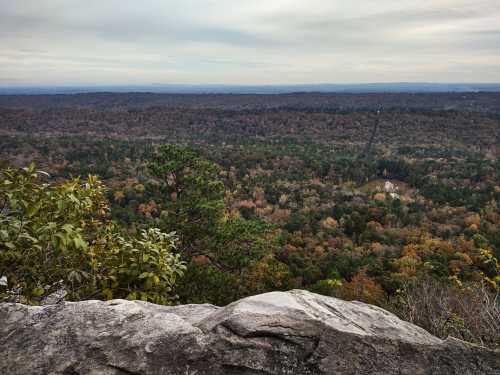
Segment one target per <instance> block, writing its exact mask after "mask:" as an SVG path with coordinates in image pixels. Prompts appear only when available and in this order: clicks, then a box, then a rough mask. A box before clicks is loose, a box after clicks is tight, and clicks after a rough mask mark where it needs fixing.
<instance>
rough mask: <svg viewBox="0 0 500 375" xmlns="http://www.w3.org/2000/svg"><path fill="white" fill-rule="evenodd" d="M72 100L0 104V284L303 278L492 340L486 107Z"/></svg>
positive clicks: (490, 127) (176, 296) (494, 267)
mask: <svg viewBox="0 0 500 375" xmlns="http://www.w3.org/2000/svg"><path fill="white" fill-rule="evenodd" d="M304 95H305V94H304ZM484 95H485V97H488V96H487V95H486V94H484ZM492 95H493V94H492ZM429 96H431V98H425V100H423V101H424V102H425V101H429V102H431V99H432V95H431V94H429ZM87 99H88V98H86V99H85V100H87ZM281 99H282V98H281V97H278V98H277V99H276V100H277V101H278V103H280V102H279V100H281ZM30 100H31V99H30ZM47 100H48V99H47ZM50 100H52V101H54V100H55V98H50ZM61 100H62V99H61ZM72 100H73V101H76V102H78V98H74V97H71V96H70V97H68V98H65V99H64V100H63V104H62V105H60V106H57V105H56V104H54V105H51V106H46V107H43V108H38V107H37V108H33V106H32V101H28V104H26V108H21V107H20V106H19V105H18V104H17V102H16V105H11V106H7V105H5V106H4V107H3V109H0V169H1V170H2V172H1V174H0V207H3V209H2V211H1V215H2V216H0V225H2V227H3V228H0V229H1V230H0V235H1V236H0V277H1V276H3V275H6V276H7V280H9V283H10V284H8V285H4V286H1V285H0V298H4V299H8V298H12V290H13V289H15V288H18V290H19V291H20V294H22V295H23V296H24V298H25V301H27V302H29V303H34V304H37V303H40V300H41V299H42V298H43V297H44V296H45V295H47V294H49V293H50V292H53V290H54V288H55V287H56V286H57V285H56V284H57V282H58V281H59V280H63V283H65V284H66V288H67V290H68V292H69V298H70V299H75V300H76V299H90V298H100V299H111V298H129V299H143V300H147V301H151V302H155V303H164V304H172V303H212V304H216V305H225V304H228V303H230V302H232V301H235V300H236V299H239V298H241V297H244V296H248V295H253V294H257V293H262V292H266V291H271V290H290V289H306V290H310V291H313V292H316V293H319V294H324V295H330V296H335V297H339V298H342V299H346V300H358V301H363V302H367V303H371V304H375V305H378V306H382V307H384V308H386V309H388V310H390V311H392V312H394V313H396V314H397V315H398V316H400V317H402V318H404V319H406V320H408V321H411V322H414V323H416V324H418V325H420V326H422V327H423V328H425V329H427V330H429V331H430V332H432V333H433V334H435V335H437V336H439V337H446V336H448V335H452V336H455V337H457V338H460V339H463V340H467V341H471V342H476V343H480V344H483V345H487V346H490V347H493V348H499V347H500V297H499V290H500V263H499V259H500V206H499V205H500V115H498V111H497V110H493V111H484V110H482V109H477V108H476V109H475V110H470V108H465V109H463V108H459V107H457V108H452V109H450V108H446V106H443V107H442V108H437V109H436V108H429V107H427V106H424V105H422V106H420V108H418V106H414V105H412V106H406V105H404V106H400V107H398V108H384V107H383V106H380V105H375V103H376V100H375V99H374V98H371V99H370V100H372V101H373V103H374V104H373V105H372V107H366V106H364V104H363V105H358V106H356V105H355V106H354V107H353V108H349V109H342V108H337V107H334V106H330V107H329V106H328V105H325V106H321V107H317V106H310V107H307V108H305V107H298V106H294V105H287V106H280V105H278V104H276V105H273V102H272V100H271V103H270V104H269V105H268V106H267V108H266V107H262V106H255V105H248V106H245V105H244V103H243V104H241V105H239V107H238V108H221V107H218V106H217V105H210V103H209V104H206V103H205V105H204V106H202V107H199V108H197V107H195V106H180V105H173V104H170V105H152V106H144V107H140V108H138V107H135V108H132V107H127V106H126V104H123V103H122V104H121V105H120V106H119V107H114V106H110V107H104V108H103V107H100V106H99V105H98V104H91V105H89V104H88V102H85V104H84V105H82V106H80V107H78V106H77V105H72V106H68V105H67V104H66V102H71V101H72ZM164 100H167V99H164ZM178 100H179V101H182V100H187V99H178ZM192 100H193V101H194V99H192ZM241 100H242V99H241ZM252 100H253V99H252ZM408 100H410V99H408ZM489 100H490V103H494V102H495V100H497V98H496V96H493V97H492V98H489ZM65 101H66V102H65ZM5 102H6V101H4V103H5ZM7 102H8V101H7ZM174 102H175V101H174ZM486 102H487V101H486ZM12 103H14V99H12ZM493 107H494V106H493ZM497 109H498V108H497ZM22 168H24V169H22ZM58 201H60V202H62V203H60V204H58V203H57V202H58ZM19 202H24V203H19ZM40 202H45V203H43V205H42V204H41V203H40ZM16 205H20V207H21V208H16V207H17V206H16ZM39 206H40V207H39ZM44 210H45V212H52V213H53V218H52V219H50V220H49V219H47V218H46V217H44V215H42V211H44ZM19 212H22V215H21V216H20V214H19ZM45 216H46V215H45ZM20 217H21V219H20ZM27 218H30V220H27ZM35 218H37V219H36V220H35ZM68 225H69V226H68ZM57 228H60V229H57ZM25 229H26V234H25V236H24V237H23V236H20V235H19V233H24V232H23V231H24V230H25ZM28 229H29V230H28ZM56 232H57V233H62V235H61V236H60V237H58V238H59V239H58V240H56V241H53V237H51V234H50V233H52V236H53V233H56ZM13 236H14V237H15V241H14V240H13V238H14V237H13ZM37 236H38V237H37ZM43 236H45V237H43ZM16 241H17V242H16ZM44 241H45V242H44ZM27 243H28V244H31V245H26V244H27ZM35 245H36V246H35ZM28 248H32V249H35V250H30V251H33V253H32V254H31V253H30V254H31V256H32V257H31V260H30V261H28V260H26V257H27V255H26V253H25V251H27V250H26V249H28ZM70 248H71V249H70ZM37 249H38V250H37ZM47 249H53V251H56V250H57V251H59V254H63V255H60V256H57V257H54V258H53V259H49V260H47V259H48V258H47V254H46V252H47V251H48V250H47ZM68 249H69V250H68ZM71 254H73V255H71ZM138 254H140V257H139V258H140V259H139V258H137V257H138V256H139V255H138ZM37 257H41V258H43V259H45V261H46V262H47V263H46V265H47V267H49V268H50V267H53V268H51V269H52V270H53V272H52V274H51V275H49V276H50V277H48V276H47V275H45V274H44V272H45V271H44V270H42V269H41V266H40V265H38V264H37V259H38V258H37ZM61 257H62V258H63V259H65V261H64V262H63V261H61ZM41 258H40V259H41ZM136 258H137V259H138V260H137V259H136ZM20 265H22V267H21V266H20ZM23 267H25V268H23ZM22 268H23V269H22ZM13 269H15V272H14V271H12V270H13ZM27 274H29V275H30V276H29V277H28V276H26V275H27ZM33 275H35V276H36V275H39V278H38V279H37V278H36V277H35V276H33ZM28 279H29V280H28ZM14 280H15V281H16V282H14ZM40 280H41V281H40ZM14 284H15V285H14ZM2 288H3V289H2ZM7 289H8V290H7Z"/></svg>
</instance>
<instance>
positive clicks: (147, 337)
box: [0, 290, 500, 375]
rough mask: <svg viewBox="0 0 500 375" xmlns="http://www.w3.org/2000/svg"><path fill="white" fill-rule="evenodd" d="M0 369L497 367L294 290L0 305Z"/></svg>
mask: <svg viewBox="0 0 500 375" xmlns="http://www.w3.org/2000/svg"><path fill="white" fill-rule="evenodd" d="M0 374H9V375H15V374H30V375H35V374H68V375H69V374H109V375H111V374H113V375H117V374H165V375H167V374H172V375H174V374H179V375H208V374H235V375H257V374H301V375H302V374H304V375H307V374H380V375H382V374H384V375H390V374H399V375H403V374H408V375H410V374H411V375H415V374H429V375H430V374H433V375H438V374H447V375H448V374H460V375H467V374H471V375H478V374H492V375H493V374H495V375H498V374H500V353H498V352H494V351H491V350H488V349H486V348H482V347H479V346H475V345H471V344H468V343H465V342H462V341H459V340H455V339H447V340H440V339H438V338H436V337H434V336H432V335H431V334H429V333H428V332H426V331H425V330H423V329H421V328H419V327H416V326H414V325H412V324H410V323H407V322H404V321H402V320H400V319H398V318H397V317H396V316H394V315H393V314H390V313H388V312H387V311H385V310H383V309H381V308H378V307H375V306H371V305H367V304H364V303H360V302H346V301H342V300H339V299H336V298H331V297H324V296H320V295H317V294H313V293H309V292H305V291H300V290H294V291H290V292H286V293H284V292H273V293H266V294H262V295H258V296H254V297H249V298H245V299H242V300H240V301H237V302H235V303H232V304H230V305H228V306H226V307H221V308H219V307H215V306H212V305H184V306H174V307H169V306H158V305H154V304H150V303H146V302H139V301H133V302H132V301H125V300H114V301H108V302H102V301H84V302H61V303H59V304H55V305H48V306H42V307H33V306H25V305H21V304H13V303H5V304H0Z"/></svg>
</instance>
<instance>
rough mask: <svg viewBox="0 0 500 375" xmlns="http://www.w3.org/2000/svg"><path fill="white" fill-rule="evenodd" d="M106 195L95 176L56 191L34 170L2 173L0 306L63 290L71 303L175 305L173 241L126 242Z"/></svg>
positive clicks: (145, 238)
mask: <svg viewBox="0 0 500 375" xmlns="http://www.w3.org/2000/svg"><path fill="white" fill-rule="evenodd" d="M104 194H105V189H104V186H103V185H102V183H101V182H100V181H99V180H98V179H97V178H96V177H92V176H90V177H88V179H87V180H85V181H81V180H80V179H79V178H74V179H69V180H66V181H63V182H61V183H57V184H54V183H49V182H48V175H47V174H46V173H44V172H40V171H36V170H35V167H34V166H33V165H32V166H30V167H28V168H23V169H11V168H8V169H5V170H3V171H2V172H0V276H1V277H6V279H7V285H6V286H4V287H3V289H4V290H3V291H2V289H0V298H1V299H15V300H20V301H21V302H25V303H35V304H36V303H39V302H40V301H41V300H42V299H43V298H44V297H46V296H48V295H50V294H51V293H53V292H55V291H56V290H58V289H59V288H61V286H62V287H63V288H64V289H65V291H66V293H67V298H68V299H71V300H81V299H89V298H104V299H110V298H129V299H136V298H140V299H142V300H148V301H153V302H157V303H169V302H171V301H172V299H173V297H174V296H173V294H172V292H171V290H172V287H173V285H174V283H175V281H176V279H177V277H178V276H180V275H181V274H182V272H183V269H184V265H183V264H182V262H181V261H180V260H179V256H178V255H173V254H172V250H173V249H174V248H175V236H174V234H172V233H170V234H165V233H162V232H160V231H159V230H158V229H149V230H147V231H144V232H143V233H142V235H141V238H139V239H135V238H130V239H129V238H125V237H123V236H122V235H121V234H120V231H119V228H118V227H117V226H116V225H115V224H113V223H112V222H111V221H109V220H108V218H107V214H108V211H109V210H108V204H107V201H106V199H105V197H104V196H105V195H104ZM0 288H1V287H0Z"/></svg>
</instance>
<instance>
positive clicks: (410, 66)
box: [0, 0, 500, 85]
mask: <svg viewBox="0 0 500 375" xmlns="http://www.w3.org/2000/svg"><path fill="white" fill-rule="evenodd" d="M0 41H1V42H0V85H17V84H23V85H24V84H151V83H197V84H203V83H226V84H279V83H282V84H295V83H358V82H397V81H398V82H402V81H405V82H422V81H426V82H500V0H419V1H415V0H376V1H375V0H351V1H347V0H84V1H82V0H0Z"/></svg>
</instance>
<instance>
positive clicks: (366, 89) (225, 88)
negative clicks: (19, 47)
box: [0, 82, 500, 95]
mask: <svg viewBox="0 0 500 375" xmlns="http://www.w3.org/2000/svg"><path fill="white" fill-rule="evenodd" d="M94 92H112V93H113V92H115V93H126V92H141V93H165V94H291V93H299V92H320V93H398V92H402V93H445V92H500V83H411V82H396V83H363V84H302V85H217V84H213V85H189V84H150V85H92V86H91V85H87V86H83V85H81V86H79V85H65V86H49V85H39V86H35V85H31V86H20V85H18V86H8V85H0V95H42V94H81V93H94Z"/></svg>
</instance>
